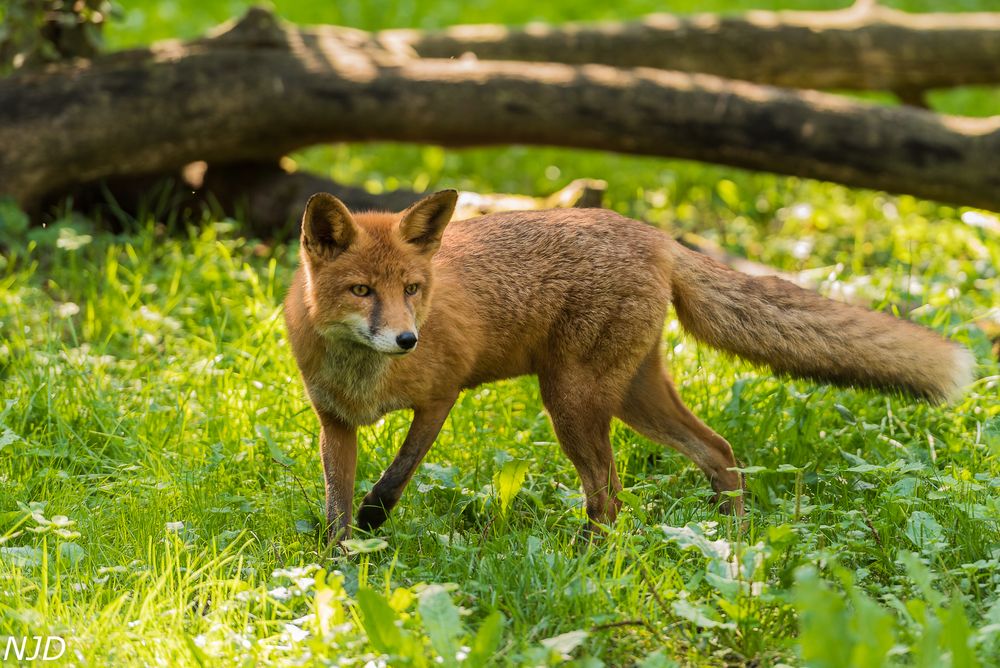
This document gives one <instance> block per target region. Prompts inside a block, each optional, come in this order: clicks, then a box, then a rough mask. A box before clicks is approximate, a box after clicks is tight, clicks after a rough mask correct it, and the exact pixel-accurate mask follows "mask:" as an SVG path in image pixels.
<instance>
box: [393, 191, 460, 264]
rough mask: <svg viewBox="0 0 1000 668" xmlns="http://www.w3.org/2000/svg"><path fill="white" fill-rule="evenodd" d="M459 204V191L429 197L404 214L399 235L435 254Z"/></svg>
mask: <svg viewBox="0 0 1000 668" xmlns="http://www.w3.org/2000/svg"><path fill="white" fill-rule="evenodd" d="M457 202H458V191H457V190H442V191H440V192H436V193H434V194H433V195H428V196H427V197H425V198H423V199H422V200H420V201H419V202H417V203H416V204H414V205H412V206H411V207H410V208H409V209H407V210H406V211H404V212H403V218H402V220H401V221H400V222H399V233H400V234H401V235H402V236H403V238H404V239H406V241H407V242H409V243H411V244H415V245H417V246H420V247H421V248H422V249H424V250H425V251H429V252H432V253H433V252H434V251H436V250H437V249H438V246H440V245H441V236H442V235H443V234H444V228H445V226H446V225H447V224H448V221H450V220H451V217H452V215H453V214H454V213H455V204H456V203H457Z"/></svg>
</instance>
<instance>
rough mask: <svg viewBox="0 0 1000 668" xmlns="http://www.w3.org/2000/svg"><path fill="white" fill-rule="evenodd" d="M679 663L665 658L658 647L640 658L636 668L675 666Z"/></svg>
mask: <svg viewBox="0 0 1000 668" xmlns="http://www.w3.org/2000/svg"><path fill="white" fill-rule="evenodd" d="M679 665H680V664H679V663H677V662H676V661H674V660H673V659H669V658H667V655H666V654H664V653H663V650H662V649H658V650H656V651H655V652H653V653H652V654H650V655H649V656H647V657H646V658H645V659H643V660H642V662H640V663H639V664H638V666H637V668H677V667H678V666H679Z"/></svg>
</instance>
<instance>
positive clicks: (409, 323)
mask: <svg viewBox="0 0 1000 668" xmlns="http://www.w3.org/2000/svg"><path fill="white" fill-rule="evenodd" d="M457 199H458V193H457V192H456V191H454V190H443V191H441V192H438V193H434V194H433V195H429V196H427V197H425V198H424V199H422V200H420V201H419V202H417V203H416V204H414V205H413V206H411V207H410V208H408V209H407V210H406V211H404V212H402V213H401V214H391V213H360V214H357V215H353V214H351V212H350V211H348V210H347V207H346V206H344V203H343V202H341V201H340V200H339V199H337V198H336V197H334V196H333V195H329V194H327V193H317V194H315V195H313V196H312V197H310V198H309V202H308V203H307V204H306V210H305V213H304V214H303V216H302V250H301V257H302V266H303V268H304V270H305V302H306V308H307V309H308V313H309V317H310V319H311V320H312V322H313V325H314V326H315V327H316V329H317V331H318V332H319V333H320V335H321V336H323V337H325V338H328V339H335V340H348V341H354V342H356V343H360V344H362V345H365V346H368V347H370V348H372V349H374V350H376V351H377V352H379V353H384V354H387V355H405V354H406V353H408V352H410V351H411V350H413V349H414V348H415V347H416V346H417V343H418V341H419V340H420V326H421V325H422V324H423V322H424V319H425V318H426V317H427V313H428V310H429V308H430V296H431V289H432V280H433V275H432V274H433V272H432V271H431V259H432V258H433V256H434V253H435V252H436V251H437V249H438V247H439V246H440V245H441V237H442V235H443V234H444V229H445V226H446V225H447V224H448V221H450V220H451V216H452V214H453V213H454V212H455V203H456V201H457Z"/></svg>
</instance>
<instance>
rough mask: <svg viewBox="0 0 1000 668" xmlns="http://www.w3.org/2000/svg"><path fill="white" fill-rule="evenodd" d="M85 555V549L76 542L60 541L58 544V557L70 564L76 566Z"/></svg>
mask: <svg viewBox="0 0 1000 668" xmlns="http://www.w3.org/2000/svg"><path fill="white" fill-rule="evenodd" d="M85 556H87V551H86V550H84V549H83V548H82V547H80V546H79V545H77V544H76V543H62V544H60V545H59V557H60V558H61V559H62V560H64V561H65V562H67V563H69V564H70V565H71V566H76V565H77V564H78V563H80V562H81V561H83V558H84V557H85Z"/></svg>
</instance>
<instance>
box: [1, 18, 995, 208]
mask: <svg viewBox="0 0 1000 668" xmlns="http://www.w3.org/2000/svg"><path fill="white" fill-rule="evenodd" d="M369 43H370V39H369V36H368V35H367V33H359V32H357V31H348V30H344V29H330V28H315V29H309V30H300V29H298V28H296V27H294V26H287V25H284V24H279V23H278V22H277V21H276V20H275V19H274V17H273V16H271V15H270V14H268V13H267V12H265V11H263V10H259V9H255V10H251V11H250V12H249V13H248V14H247V16H246V17H245V18H244V19H243V20H242V21H240V22H239V23H237V24H234V25H232V26H231V27H230V28H229V29H227V30H226V31H224V32H222V33H221V34H218V35H216V36H214V37H210V38H206V39H201V40H195V41H193V42H189V43H186V44H184V43H179V42H168V43H164V44H159V45H156V46H154V47H153V48H151V49H143V50H136V51H130V52H122V53H118V54H112V55H109V56H105V57H101V58H99V59H95V60H94V61H92V62H90V63H85V64H76V65H58V66H52V67H50V68H48V69H45V70H42V71H37V72H23V73H17V74H15V75H13V76H10V77H6V78H3V79H0V194H7V195H12V196H13V197H14V198H15V199H16V200H17V201H18V202H19V203H21V204H22V205H23V206H25V207H30V206H32V205H34V204H37V203H38V202H39V201H40V198H42V197H43V196H44V195H46V194H47V193H52V192H54V191H59V190H63V189H65V188H67V187H70V186H72V185H74V184H78V183H82V182H87V181H93V180H97V179H103V178H109V177H115V176H123V175H136V174H144V173H165V172H171V171H175V170H177V169H179V168H180V167H181V166H183V165H185V164H188V163H190V162H193V161H196V160H205V161H207V162H208V163H209V164H211V165H214V164H224V163H231V162H247V161H250V162H268V161H272V162H273V161H276V160H277V159H278V158H279V157H280V156H281V155H284V154H286V153H287V152H289V151H292V150H295V149H298V148H301V147H304V146H308V145H311V144H316V143H320V142H334V141H366V140H388V141H412V142H422V143H439V144H443V145H447V146H481V145H491V144H511V143H521V144H537V145H551V146H564V147H579V148H589V149H600V150H608V151H618V152H622V153H634V154H641V155H657V156H665V157H675V158H685V159H692V160H702V161H707V162H715V163H720V164H725V165H732V166H736V167H744V168H749V169H759V170H765V171H771V172H779V173H784V174H793V175H798V176H804V177H810V178H818V179H827V180H831V181H837V182H840V183H844V184H847V185H851V186H861V187H868V188H878V189H883V190H889V191H893V192H901V193H910V194H913V195H918V196H921V197H926V198H930V199H937V200H942V201H948V202H954V203H958V204H967V205H972V206H979V207H983V208H988V209H989V208H992V209H1000V158H998V156H1000V117H994V118H990V119H969V118H957V117H948V116H938V115H935V114H931V113H928V112H926V111H922V110H916V109H910V108H903V107H883V106H877V105H873V104H867V103H863V102H855V101H851V100H847V99H844V98H841V97H838V96H835V95H828V94H823V93H816V92H799V91H791V90H784V89H779V88H771V87H765V86H759V85H755V84H751V83H746V82H736V81H729V80H724V79H719V78H717V77H713V76H708V75H692V74H684V73H679V72H667V71H661V70H654V69H642V68H640V69H634V70H624V69H616V68H611V67H607V66H601V65H580V66H573V65H564V64H554V63H520V62H494V61H478V62H466V61H461V60H459V61H451V60H435V59H412V58H408V57H405V56H400V55H399V54H396V53H392V52H389V51H386V50H380V49H377V48H371V47H370V46H369V47H367V48H366V47H365V45H366V44H369Z"/></svg>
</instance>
